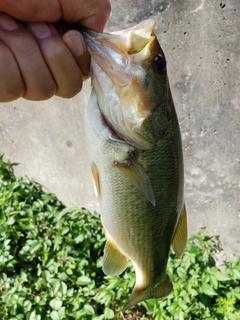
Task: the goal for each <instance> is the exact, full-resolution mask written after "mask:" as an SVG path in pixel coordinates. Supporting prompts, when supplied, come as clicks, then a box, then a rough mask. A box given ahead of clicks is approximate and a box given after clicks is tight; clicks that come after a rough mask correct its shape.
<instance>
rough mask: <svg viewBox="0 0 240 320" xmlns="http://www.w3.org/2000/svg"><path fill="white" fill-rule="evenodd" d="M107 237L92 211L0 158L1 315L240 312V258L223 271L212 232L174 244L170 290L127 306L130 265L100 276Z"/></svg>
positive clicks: (235, 317) (55, 317) (226, 318)
mask: <svg viewBox="0 0 240 320" xmlns="http://www.w3.org/2000/svg"><path fill="white" fill-rule="evenodd" d="M104 242H105V239H104V233H103V229H102V226H101V222H100V218H99V215H98V214H97V213H96V212H94V213H90V212H89V211H87V210H86V209H83V208H77V207H69V208H66V207H65V206H64V205H63V204H62V203H61V202H60V201H59V200H58V199H57V198H56V197H55V196H54V195H53V194H51V193H49V192H44V191H43V190H42V188H41V186H39V185H37V184H34V183H32V182H31V181H29V180H28V179H27V178H25V179H23V178H17V177H15V176H14V174H13V171H12V166H11V163H10V162H9V161H8V162H4V161H3V159H2V158H0V319H2V320H5V319H7V320H23V319H24V320H25V319H26V320H41V319H43V320H46V319H52V320H60V319H72V320H77V319H84V320H85V319H86V320H88V319H93V320H101V319H104V320H105V319H157V320H158V319H159V320H165V319H173V320H174V319H178V320H182V319H194V320H195V319H204V320H205V319H211V320H214V319H216V320H220V319H223V320H240V259H239V258H238V259H236V260H235V261H225V262H224V271H220V270H219V269H218V268H217V267H216V265H215V261H214V253H215V252H216V251H219V250H220V248H219V246H218V242H217V240H216V237H209V236H207V235H205V234H204V232H203V231H200V232H198V233H197V234H196V235H194V236H193V237H191V238H190V239H189V240H188V243H187V248H186V252H185V254H184V256H183V258H182V259H181V260H179V259H177V258H175V256H174V254H173V253H172V252H171V254H170V259H169V264H168V274H169V276H170V278H171V280H172V282H173V284H174V288H173V291H172V293H171V294H170V295H169V296H168V297H167V298H165V299H162V300H159V301H156V300H148V301H146V302H143V303H141V304H139V305H138V306H137V307H135V308H133V309H131V310H130V311H127V312H126V313H122V312H121V308H122V306H123V305H124V303H125V302H126V300H127V298H128V297H129V295H130V292H131V290H132V288H133V286H134V282H135V275H134V271H133V268H132V266H131V265H130V267H129V268H128V269H127V270H126V271H125V272H124V273H123V274H122V275H121V276H118V277H109V276H104V274H103V272H102V265H101V257H102V252H103V246H104Z"/></svg>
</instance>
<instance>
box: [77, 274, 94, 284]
mask: <svg viewBox="0 0 240 320" xmlns="http://www.w3.org/2000/svg"><path fill="white" fill-rule="evenodd" d="M91 282H92V280H91V279H90V278H89V277H87V276H81V277H79V278H78V279H77V281H76V284H77V285H78V286H85V285H87V284H89V283H91Z"/></svg>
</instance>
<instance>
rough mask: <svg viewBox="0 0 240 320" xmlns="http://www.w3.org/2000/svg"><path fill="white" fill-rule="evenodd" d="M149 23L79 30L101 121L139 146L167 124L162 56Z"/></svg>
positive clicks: (153, 139)
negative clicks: (110, 30)
mask: <svg viewBox="0 0 240 320" xmlns="http://www.w3.org/2000/svg"><path fill="white" fill-rule="evenodd" d="M154 26H155V22H154V20H152V19H149V20H146V21H143V22H142V23H140V24H138V25H136V26H134V27H132V28H129V29H125V30H121V31H117V32H114V33H98V32H96V31H93V30H90V29H84V31H83V36H84V38H85V42H86V44H87V47H88V51H89V53H90V55H91V58H92V59H91V73H92V86H93V88H94V90H95V92H96V95H97V97H98V106H99V109H100V111H101V113H102V115H103V117H104V118H105V120H106V123H107V124H108V125H109V126H110V127H111V128H112V130H114V132H115V133H116V134H115V137H116V136H118V137H119V139H123V140H125V141H126V142H127V143H128V144H130V145H132V146H134V147H136V148H138V149H143V150H147V149H150V148H151V147H152V146H153V145H154V144H156V143H157V142H158V141H159V137H160V136H161V135H162V133H163V132H165V131H166V126H167V123H168V107H167V106H168V101H169V92H170V91H169V90H170V89H169V84H168V78H167V71H166V59H165V56H164V53H163V51H162V49H161V47H160V45H159V42H158V40H157V38H156V35H155V34H154V32H153V29H154ZM156 110H158V112H156Z"/></svg>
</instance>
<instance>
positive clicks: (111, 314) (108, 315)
mask: <svg viewBox="0 0 240 320" xmlns="http://www.w3.org/2000/svg"><path fill="white" fill-rule="evenodd" d="M104 316H105V317H104V319H114V312H113V310H111V309H109V308H105V310H104Z"/></svg>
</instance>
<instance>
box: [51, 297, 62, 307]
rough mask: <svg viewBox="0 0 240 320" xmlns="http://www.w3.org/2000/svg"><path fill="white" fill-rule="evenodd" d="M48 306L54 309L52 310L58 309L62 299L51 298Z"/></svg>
mask: <svg viewBox="0 0 240 320" xmlns="http://www.w3.org/2000/svg"><path fill="white" fill-rule="evenodd" d="M49 304H50V306H51V307H52V308H53V309H54V310H58V309H60V308H61V306H62V301H61V300H60V299H57V298H55V299H52V300H51V301H50V302H49Z"/></svg>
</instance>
